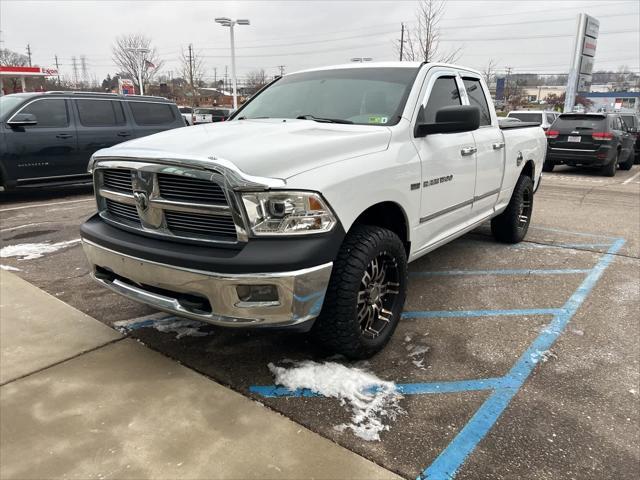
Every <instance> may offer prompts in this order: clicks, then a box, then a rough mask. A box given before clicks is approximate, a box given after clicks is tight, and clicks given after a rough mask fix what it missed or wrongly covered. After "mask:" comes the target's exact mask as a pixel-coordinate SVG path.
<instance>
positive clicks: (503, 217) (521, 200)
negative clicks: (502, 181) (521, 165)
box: [491, 175, 533, 243]
mask: <svg viewBox="0 0 640 480" xmlns="http://www.w3.org/2000/svg"><path fill="white" fill-rule="evenodd" d="M532 213H533V181H532V180H531V178H529V177H528V176H526V175H520V178H518V181H517V182H516V186H515V188H514V189H513V194H512V195H511V200H510V201H509V205H507V208H506V210H505V211H504V212H502V213H501V214H500V215H498V216H497V217H494V218H492V219H491V233H493V236H494V237H495V239H496V240H498V241H499V242H503V243H518V242H521V241H522V240H523V239H524V237H525V235H526V234H527V231H528V230H529V224H530V223H531V214H532Z"/></svg>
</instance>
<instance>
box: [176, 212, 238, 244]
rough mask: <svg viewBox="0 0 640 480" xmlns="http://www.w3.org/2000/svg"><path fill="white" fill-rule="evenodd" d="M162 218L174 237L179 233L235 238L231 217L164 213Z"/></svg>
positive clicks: (234, 228)
mask: <svg viewBox="0 0 640 480" xmlns="http://www.w3.org/2000/svg"><path fill="white" fill-rule="evenodd" d="M164 218H165V219H166V220H167V227H169V230H171V231H172V232H174V233H175V234H176V235H179V234H181V233H188V234H198V235H210V236H212V237H226V238H235V237H236V227H235V225H234V223H233V220H232V219H231V217H219V216H215V215H202V214H199V213H185V212H172V211H169V210H167V211H165V213H164Z"/></svg>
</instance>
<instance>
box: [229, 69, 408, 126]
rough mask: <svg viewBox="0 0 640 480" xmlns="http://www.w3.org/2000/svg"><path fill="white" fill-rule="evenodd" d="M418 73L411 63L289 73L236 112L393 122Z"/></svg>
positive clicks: (249, 115) (243, 115) (244, 115)
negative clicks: (397, 65)
mask: <svg viewBox="0 0 640 480" xmlns="http://www.w3.org/2000/svg"><path fill="white" fill-rule="evenodd" d="M417 74H418V69H413V68H349V69H337V70H322V71H316V72H305V73H297V74H293V75H287V76H286V77H283V78H282V79H280V80H278V81H277V82H276V83H274V84H273V85H271V86H270V87H268V88H267V89H265V90H264V91H262V92H261V93H260V94H258V95H257V96H255V97H253V98H252V99H251V100H250V101H249V102H248V103H247V104H245V106H244V107H243V108H242V109H240V110H239V111H238V115H237V116H236V117H235V118H236V119H240V120H242V119H244V118H297V117H306V118H307V119H310V120H317V121H322V120H334V121H337V122H336V123H355V124H358V125H395V124H396V123H398V121H399V120H400V115H401V114H402V110H403V109H404V105H405V102H406V101H407V97H408V96H409V92H410V90H411V87H412V85H413V81H414V79H415V77H416V75H417Z"/></svg>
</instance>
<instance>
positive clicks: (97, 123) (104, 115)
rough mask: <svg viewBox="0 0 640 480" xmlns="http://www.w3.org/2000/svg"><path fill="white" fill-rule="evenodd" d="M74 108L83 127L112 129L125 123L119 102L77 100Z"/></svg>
mask: <svg viewBox="0 0 640 480" xmlns="http://www.w3.org/2000/svg"><path fill="white" fill-rule="evenodd" d="M76 106H77V107H78V116H79V117H80V123H81V124H82V125H84V126H85V127H113V126H116V125H123V124H124V123H125V119H124V112H123V111H122V105H121V103H120V102H116V101H114V100H88V99H77V100H76Z"/></svg>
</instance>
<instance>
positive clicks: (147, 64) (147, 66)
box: [144, 60, 156, 70]
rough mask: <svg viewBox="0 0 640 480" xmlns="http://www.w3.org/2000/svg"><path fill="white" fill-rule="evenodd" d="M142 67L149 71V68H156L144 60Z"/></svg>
mask: <svg viewBox="0 0 640 480" xmlns="http://www.w3.org/2000/svg"><path fill="white" fill-rule="evenodd" d="M144 67H145V68H146V69H147V70H149V69H150V68H156V66H155V65H154V64H153V63H151V62H150V61H149V60H145V61H144Z"/></svg>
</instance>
